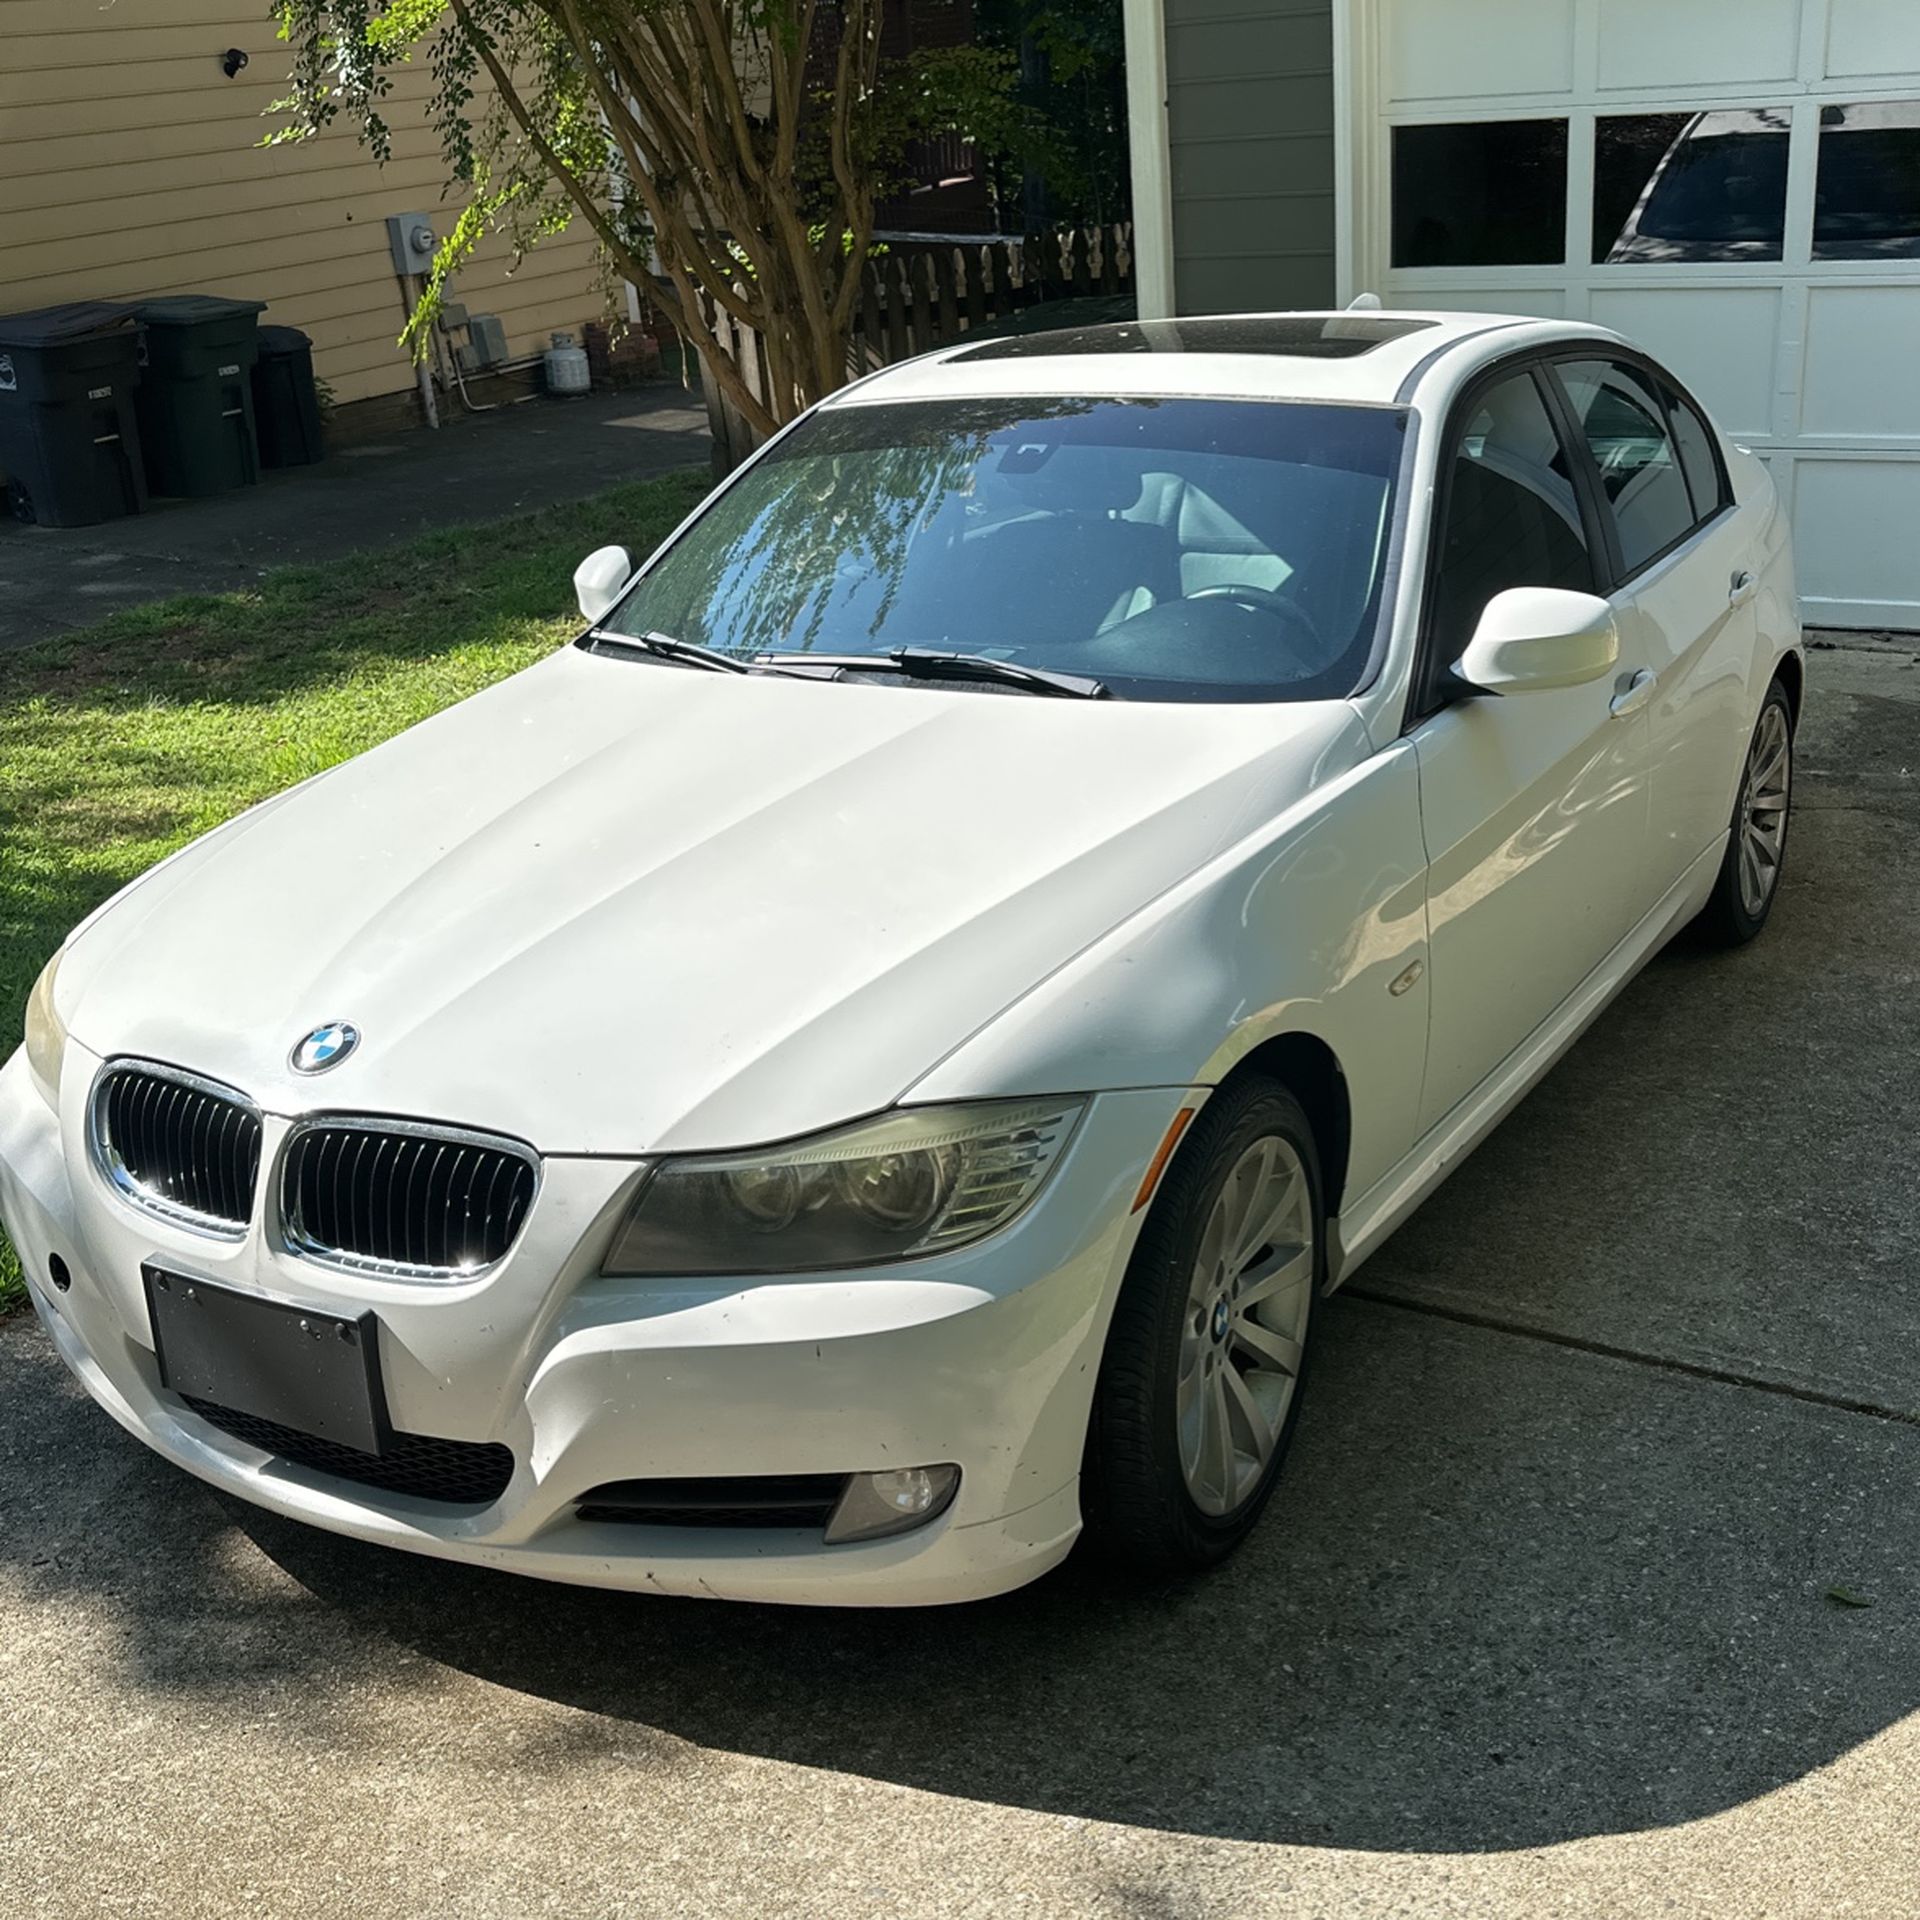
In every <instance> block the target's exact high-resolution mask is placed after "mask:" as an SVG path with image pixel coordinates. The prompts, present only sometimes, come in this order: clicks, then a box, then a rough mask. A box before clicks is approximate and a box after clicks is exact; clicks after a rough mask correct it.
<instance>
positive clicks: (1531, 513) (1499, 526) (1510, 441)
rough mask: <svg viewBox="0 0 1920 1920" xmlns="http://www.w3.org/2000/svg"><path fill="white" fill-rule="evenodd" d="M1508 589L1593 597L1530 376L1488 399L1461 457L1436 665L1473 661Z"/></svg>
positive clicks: (1478, 406)
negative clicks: (1492, 611)
mask: <svg viewBox="0 0 1920 1920" xmlns="http://www.w3.org/2000/svg"><path fill="white" fill-rule="evenodd" d="M1508 587H1571V588H1574V589H1576V590H1577V591H1580V592H1583V593H1591V592H1592V591H1593V562H1592V560H1591V559H1590V557H1589V556H1588V553H1587V542H1586V535H1585V533H1584V531H1583V530H1582V528H1581V524H1580V505H1579V501H1578V499H1577V498H1576V497H1575V494H1574V490H1573V481H1572V479H1571V477H1570V475H1569V473H1568V469H1567V458H1566V451H1565V449H1564V448H1563V447H1562V446H1561V444H1560V437H1559V435H1558V433H1557V432H1556V431H1555V429H1554V424H1553V418H1552V416H1551V415H1550V414H1549V413H1548V412H1547V409H1546V406H1545V403H1544V402H1543V401H1542V400H1541V398H1540V393H1539V390H1538V388H1536V387H1535V385H1534V383H1533V376H1532V375H1531V374H1519V375H1516V376H1515V377H1514V378H1513V379H1511V380H1502V381H1501V382H1500V383H1499V384H1498V385H1497V386H1494V387H1491V388H1489V389H1488V391H1487V392H1486V393H1485V394H1484V395H1483V396H1482V397H1481V399H1480V400H1479V401H1478V402H1476V403H1475V405H1474V409H1473V413H1472V415H1471V417H1470V418H1469V419H1468V420H1467V421H1466V422H1465V425H1464V429H1463V431H1462V433H1461V437H1460V443H1459V446H1458V448H1457V449H1456V451H1455V453H1454V459H1453V471H1452V476H1451V478H1450V480H1449V482H1448V486H1447V507H1446V531H1445V532H1444V533H1443V534H1442V536H1441V544H1440V568H1439V574H1438V577H1437V580H1436V582H1435V605H1434V618H1433V631H1434V639H1435V650H1434V660H1435V662H1436V664H1437V665H1440V666H1451V665H1452V664H1453V662H1454V661H1456V660H1458V659H1459V658H1460V656H1461V655H1462V654H1463V653H1464V652H1466V650H1467V642H1468V641H1469V640H1471V639H1472V638H1473V630H1474V628H1475V627H1476V626H1477V625H1478V624H1479V621H1480V615H1481V613H1482V612H1483V611H1484V610H1485V608H1486V604H1487V602H1488V601H1489V600H1491V599H1492V598H1493V596H1494V595H1495V594H1496V593H1504V592H1505V591H1506V589H1507V588H1508Z"/></svg>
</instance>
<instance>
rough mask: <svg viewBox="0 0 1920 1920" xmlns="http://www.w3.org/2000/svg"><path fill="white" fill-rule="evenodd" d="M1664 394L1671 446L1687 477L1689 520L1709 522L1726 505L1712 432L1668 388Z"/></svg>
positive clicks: (1692, 410)
mask: <svg viewBox="0 0 1920 1920" xmlns="http://www.w3.org/2000/svg"><path fill="white" fill-rule="evenodd" d="M1664 391H1665V394H1666V401H1667V418H1668V419H1669V420H1670V421H1672V423H1673V438H1674V443H1675V445H1676V446H1678V447H1679V449H1680V465H1681V468H1682V469H1683V470H1684V472H1685V473H1686V476H1687V490H1688V491H1689V492H1690V493H1691V494H1692V495H1693V517H1694V518H1695V519H1696V520H1710V519H1711V518H1712V517H1713V516H1714V515H1715V514H1716V513H1718V512H1719V511H1720V509H1721V507H1722V506H1723V505H1725V503H1726V491H1725V488H1724V486H1723V484H1722V482H1721V479H1720V463H1719V461H1718V460H1716V459H1715V458H1714V452H1713V429H1712V428H1711V427H1709V426H1708V425H1707V423H1706V421H1705V420H1703V419H1702V418H1701V417H1700V415H1699V414H1698V413H1697V412H1696V411H1695V410H1694V408H1693V407H1691V406H1690V405H1688V403H1687V402H1686V401H1685V400H1683V399H1681V397H1680V396H1679V395H1678V394H1677V393H1675V392H1674V391H1673V389H1672V388H1671V387H1668V388H1666V389H1664Z"/></svg>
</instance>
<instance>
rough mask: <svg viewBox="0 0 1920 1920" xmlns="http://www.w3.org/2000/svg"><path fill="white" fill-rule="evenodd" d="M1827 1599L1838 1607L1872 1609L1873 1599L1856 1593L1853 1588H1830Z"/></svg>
mask: <svg viewBox="0 0 1920 1920" xmlns="http://www.w3.org/2000/svg"><path fill="white" fill-rule="evenodd" d="M1827 1598H1828V1599H1829V1600H1831V1601H1832V1602H1833V1604H1834V1605H1835V1606H1836V1607H1870V1606H1872V1605H1873V1602H1872V1600H1871V1599H1869V1598H1868V1596H1867V1595H1866V1594H1864V1593H1855V1592H1854V1590H1853V1589H1852V1588H1851V1587H1829V1588H1828V1589H1827Z"/></svg>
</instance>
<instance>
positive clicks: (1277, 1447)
mask: <svg viewBox="0 0 1920 1920" xmlns="http://www.w3.org/2000/svg"><path fill="white" fill-rule="evenodd" d="M1324 1248H1325V1232H1324V1218H1323V1212H1322V1203H1321V1194H1320V1167H1319V1158H1318V1155H1317V1154H1316V1152H1315V1149H1314V1140H1313V1132H1312V1129H1311V1127H1310V1126H1309V1125H1308V1122H1307V1118H1306V1115H1305V1114H1304V1113H1303V1112H1302V1111H1301V1109H1300V1104H1299V1102H1298V1101H1296V1100H1295V1099H1294V1098H1293V1096H1292V1095H1291V1094H1290V1093H1288V1092H1287V1091H1286V1089H1285V1088H1284V1087H1280V1086H1276V1085H1274V1084H1272V1083H1270V1082H1266V1081H1257V1080H1246V1081H1241V1082H1239V1083H1236V1084H1229V1085H1228V1086H1226V1087H1224V1088H1222V1089H1221V1091H1220V1092H1219V1093H1217V1094H1215V1096H1214V1097H1213V1099H1212V1100H1211V1101H1209V1102H1208V1104H1207V1106H1206V1107H1205V1109H1204V1110H1203V1111H1202V1113H1201V1115H1200V1117H1199V1119H1198V1120H1197V1121H1196V1122H1195V1123H1194V1125H1193V1127H1192V1129H1191V1131H1190V1132H1189V1133H1188V1135H1187V1138H1186V1139H1185V1141H1183V1142H1182V1144H1181V1148H1180V1152H1179V1154H1178V1156H1177V1157H1176V1159H1175V1161H1174V1164H1173V1166H1172V1168H1171V1169H1170V1170H1169V1171H1168V1173H1167V1175H1166V1178H1165V1179H1164V1180H1163V1182H1162V1183H1161V1187H1160V1191H1159V1193H1158V1194H1157V1195H1156V1196H1155V1199H1154V1203H1153V1211H1152V1213H1151V1214H1150V1215H1149V1216H1148V1219H1147V1224H1146V1227H1145V1228H1144V1230H1143V1231H1142V1233H1141V1236H1140V1240H1139V1244H1138V1245H1137V1246H1136V1248H1135V1250H1134V1255H1133V1260H1132V1262H1131V1264H1130V1265H1129V1267H1128V1269H1127V1277H1126V1279H1125V1281H1124V1282H1123V1284H1122V1286H1121V1291H1120V1299H1119V1302H1118V1304H1117V1305H1116V1307H1115V1310H1114V1320H1113V1327H1112V1330H1111V1331H1110V1333H1109V1334H1108V1337H1107V1350H1106V1354H1105V1357H1104V1358H1103V1360H1102V1363H1101V1371H1100V1380H1099V1384H1098V1386H1097V1388H1096V1390H1095V1397H1094V1410H1093V1421H1092V1425H1091V1428H1090V1429H1089V1433H1088V1444H1087V1468H1086V1475H1085V1478H1084V1481H1083V1492H1082V1505H1083V1511H1084V1514H1085V1518H1086V1524H1087V1531H1088V1534H1089V1536H1090V1538H1091V1539H1092V1540H1093V1541H1094V1542H1095V1543H1096V1544H1097V1545H1098V1546H1099V1547H1101V1548H1103V1549H1104V1550H1105V1551H1106V1552H1107V1553H1108V1554H1109V1555H1111V1556H1113V1557H1114V1558H1117V1559H1118V1560H1120V1561H1122V1562H1123V1563H1124V1564H1126V1565H1127V1566H1129V1567H1130V1568H1133V1569H1135V1570H1137V1571H1139V1572H1141V1573H1144V1574H1165V1573H1178V1572H1183V1571H1191V1570H1193V1569H1197V1568H1201V1567H1207V1566H1211V1565H1213V1564H1214V1563H1215V1562H1217V1561H1219V1560H1222V1559H1224V1558H1225V1557H1226V1556H1227V1555H1228V1554H1229V1553H1231V1552H1232V1551H1233V1549H1234V1548H1235V1547H1236V1546H1238V1545H1239V1543H1240V1542H1241V1540H1243V1539H1244V1538H1245V1537H1246V1535H1247V1534H1248V1533H1249V1532H1250V1531H1251V1530H1252V1528H1253V1525H1254V1522H1255V1521H1256V1520H1258V1519H1259V1517H1260V1512H1261V1509H1262V1508H1263V1507H1264V1506H1265V1505H1266V1502H1267V1499H1268V1497H1269V1495H1270V1494H1271V1493H1272V1491H1273V1484H1274V1480H1275V1478H1276V1476H1277V1475H1278V1473H1279V1470H1280V1463H1281V1461H1282V1460H1283V1459H1284V1458H1285V1456H1286V1451H1287V1448H1288V1446H1289V1444H1290V1443H1291V1441H1292V1438H1293V1428H1294V1422H1295V1420H1296V1419H1297V1417H1298V1414H1299V1406H1300V1388H1301V1382H1302V1380H1303V1378H1304V1373H1305V1363H1306V1356H1307V1344H1308V1334H1309V1331H1310V1321H1311V1315H1312V1310H1313V1301H1314V1295H1315V1293H1316V1291H1317V1290H1318V1285H1319V1281H1320V1278H1321V1275H1322V1272H1323V1268H1324V1264H1325V1251H1324Z"/></svg>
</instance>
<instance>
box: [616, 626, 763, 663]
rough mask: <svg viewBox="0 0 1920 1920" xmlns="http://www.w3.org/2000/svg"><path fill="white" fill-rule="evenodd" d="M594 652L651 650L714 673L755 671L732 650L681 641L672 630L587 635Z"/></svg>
mask: <svg viewBox="0 0 1920 1920" xmlns="http://www.w3.org/2000/svg"><path fill="white" fill-rule="evenodd" d="M587 639H588V641H589V642H590V644H591V646H592V649H593V651H594V652H596V653H599V652H603V651H604V652H610V653H619V652H623V651H624V652H628V653H649V654H651V655H652V656H653V657H654V658H655V659H656V660H684V661H685V662H686V663H687V665H688V666H690V667H705V668H707V669H708V670H709V671H710V672H713V673H751V672H752V671H753V668H752V667H751V666H750V665H749V664H748V663H747V662H746V661H745V660H736V659H735V658H734V656H733V655H732V654H730V653H718V652H716V651H715V650H714V649H713V648H712V647H703V646H702V645H701V644H700V643H699V641H697V640H679V639H676V638H675V637H674V636H673V635H672V634H670V633H652V632H648V633H601V632H598V631H595V632H593V633H590V634H589V635H588V636H587Z"/></svg>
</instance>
